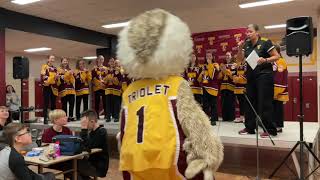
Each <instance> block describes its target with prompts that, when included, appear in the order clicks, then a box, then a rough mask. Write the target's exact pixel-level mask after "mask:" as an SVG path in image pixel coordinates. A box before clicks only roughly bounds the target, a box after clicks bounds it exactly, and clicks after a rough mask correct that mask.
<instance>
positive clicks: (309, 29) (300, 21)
mask: <svg viewBox="0 0 320 180" xmlns="http://www.w3.org/2000/svg"><path fill="white" fill-rule="evenodd" d="M286 33H287V34H286V46H287V55H288V56H299V55H309V54H311V53H312V48H313V25H312V18H311V17H296V18H293V19H289V20H287V29H286Z"/></svg>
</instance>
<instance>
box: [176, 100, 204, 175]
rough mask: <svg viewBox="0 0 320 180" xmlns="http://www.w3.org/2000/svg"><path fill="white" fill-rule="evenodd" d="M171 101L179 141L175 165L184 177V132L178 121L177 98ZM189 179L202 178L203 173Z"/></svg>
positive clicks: (185, 158)
mask: <svg viewBox="0 0 320 180" xmlns="http://www.w3.org/2000/svg"><path fill="white" fill-rule="evenodd" d="M170 101H171V105H172V110H173V113H174V117H175V121H176V124H177V128H178V133H179V139H180V140H179V141H180V148H179V149H180V152H179V157H178V162H177V166H178V171H179V173H180V174H181V175H183V177H185V175H184V173H185V171H186V169H187V166H188V165H187V154H186V152H185V151H184V150H183V144H184V140H185V139H186V136H185V134H184V133H183V130H182V127H181V124H180V121H179V119H178V113H177V100H176V99H174V100H170ZM191 180H203V173H200V174H198V175H197V176H196V177H194V178H192V179H191Z"/></svg>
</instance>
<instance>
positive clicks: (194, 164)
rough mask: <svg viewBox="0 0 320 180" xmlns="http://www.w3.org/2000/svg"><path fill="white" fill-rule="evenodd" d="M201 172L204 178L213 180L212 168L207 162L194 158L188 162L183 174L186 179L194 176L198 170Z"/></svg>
mask: <svg viewBox="0 0 320 180" xmlns="http://www.w3.org/2000/svg"><path fill="white" fill-rule="evenodd" d="M201 171H202V172H203V175H204V180H213V179H214V178H213V170H212V169H210V168H209V167H208V164H207V163H206V162H205V161H204V160H202V159H196V160H193V161H191V162H190V163H188V167H187V169H186V172H185V176H186V178H188V179H192V178H194V177H195V176H196V175H197V174H199V173H200V172H201Z"/></svg>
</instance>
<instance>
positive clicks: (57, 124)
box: [42, 109, 72, 143]
mask: <svg viewBox="0 0 320 180" xmlns="http://www.w3.org/2000/svg"><path fill="white" fill-rule="evenodd" d="M49 119H50V120H51V122H52V124H53V126H52V127H50V128H48V129H46V130H44V132H43V134H42V142H43V143H51V142H52V138H53V137H54V136H56V135H62V134H63V135H72V132H71V130H70V129H69V128H68V127H65V125H66V124H67V123H68V117H67V115H66V113H65V112H64V111H63V110H62V109H55V110H53V111H51V112H50V113H49Z"/></svg>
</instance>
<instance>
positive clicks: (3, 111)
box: [0, 106, 9, 142]
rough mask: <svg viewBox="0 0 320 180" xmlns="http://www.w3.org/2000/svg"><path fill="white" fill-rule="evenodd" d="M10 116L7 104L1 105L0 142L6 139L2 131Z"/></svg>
mask: <svg viewBox="0 0 320 180" xmlns="http://www.w3.org/2000/svg"><path fill="white" fill-rule="evenodd" d="M8 117H9V111H8V108H7V107H6V106H0V142H2V141H4V139H3V136H2V133H3V127H4V126H5V124H6V122H7V119H8Z"/></svg>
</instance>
